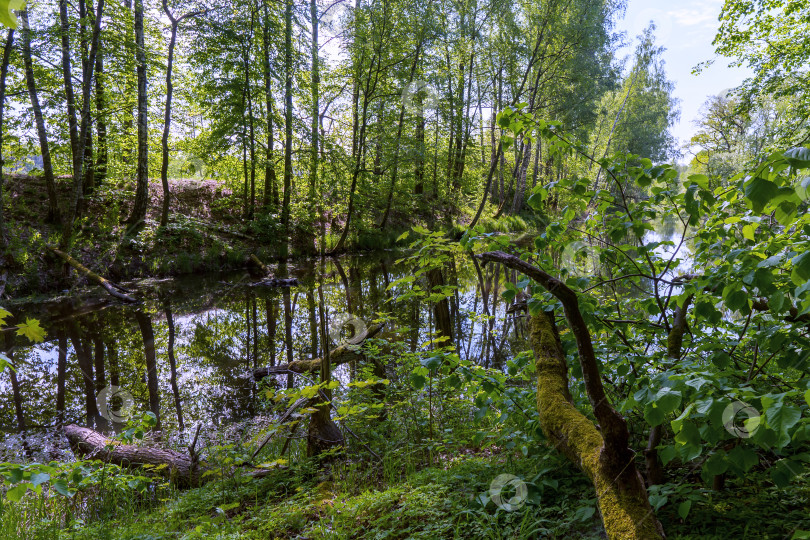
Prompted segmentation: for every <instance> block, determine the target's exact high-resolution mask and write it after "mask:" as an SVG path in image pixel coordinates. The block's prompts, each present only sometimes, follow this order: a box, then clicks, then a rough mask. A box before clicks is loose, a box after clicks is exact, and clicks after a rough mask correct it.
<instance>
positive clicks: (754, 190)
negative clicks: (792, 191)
mask: <svg viewBox="0 0 810 540" xmlns="http://www.w3.org/2000/svg"><path fill="white" fill-rule="evenodd" d="M778 192H779V187H777V185H776V184H774V183H773V182H771V181H770V180H765V179H764V178H759V177H757V178H754V179H753V180H751V181H750V182H749V183H748V184H747V185H746V186H745V196H746V198H747V199H748V200H750V201H751V207H752V208H753V210H754V212H757V213H761V212H762V210H764V209H765V206H766V205H767V204H768V203H769V202H771V199H773V198H774V197H776V194H777V193H778Z"/></svg>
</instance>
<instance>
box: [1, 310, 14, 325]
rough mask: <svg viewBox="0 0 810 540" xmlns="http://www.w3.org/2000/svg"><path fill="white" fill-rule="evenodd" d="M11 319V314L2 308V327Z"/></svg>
mask: <svg viewBox="0 0 810 540" xmlns="http://www.w3.org/2000/svg"><path fill="white" fill-rule="evenodd" d="M9 317H11V312H10V311H6V310H5V309H3V308H1V307H0V326H2V325H3V324H5V322H6V319H8V318H9Z"/></svg>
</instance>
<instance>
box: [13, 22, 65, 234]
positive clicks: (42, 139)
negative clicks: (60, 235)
mask: <svg viewBox="0 0 810 540" xmlns="http://www.w3.org/2000/svg"><path fill="white" fill-rule="evenodd" d="M20 19H21V20H22V31H21V33H22V53H23V63H24V64H25V84H26V86H27V87H28V97H29V99H30V100H31V109H32V110H33V113H34V123H35V124H36V127H37V138H38V139H39V151H40V153H41V154H42V170H43V173H44V176H45V189H46V190H47V192H48V217H47V221H49V222H52V223H55V224H57V225H59V224H61V222H62V212H61V211H60V210H59V197H58V196H57V194H56V182H55V180H54V176H53V163H52V162H51V150H50V145H49V144H48V132H47V131H45V119H44V118H43V116H42V108H41V107H40V105H39V96H38V94H37V85H36V81H34V63H33V61H32V60H31V29H30V25H29V22H28V9H27V8H26V9H23V10H22V11H21V12H20Z"/></svg>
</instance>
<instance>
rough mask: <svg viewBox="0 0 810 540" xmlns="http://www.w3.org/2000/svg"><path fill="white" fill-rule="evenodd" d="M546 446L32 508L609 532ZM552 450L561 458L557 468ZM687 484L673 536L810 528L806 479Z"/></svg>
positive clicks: (279, 535)
mask: <svg viewBox="0 0 810 540" xmlns="http://www.w3.org/2000/svg"><path fill="white" fill-rule="evenodd" d="M546 458H548V455H546V457H545V458H544V457H535V458H529V459H526V458H523V457H522V456H510V455H507V453H504V452H496V453H494V454H486V453H481V452H472V453H469V454H464V453H460V454H457V455H455V456H454V457H450V456H443V457H441V458H440V460H441V461H440V463H437V464H435V465H434V466H432V467H428V468H425V469H422V470H418V471H413V470H411V471H408V472H406V471H404V470H396V468H395V467H392V466H390V465H386V466H374V465H373V464H370V463H367V462H352V461H351V460H345V459H339V460H336V461H334V462H332V464H330V465H328V466H326V467H324V468H317V467H315V466H314V465H313V463H312V462H311V461H309V462H307V461H304V462H301V463H299V464H298V465H296V466H294V467H290V468H283V469H278V470H277V471H276V472H275V473H274V474H272V475H270V476H268V477H265V478H263V479H261V480H249V479H247V478H240V477H239V476H230V477H228V476H229V475H223V479H222V480H215V481H212V482H209V483H208V484H206V485H205V486H204V487H201V488H197V489H191V490H187V491H171V490H169V491H165V492H161V491H156V492H153V493H151V495H150V494H144V496H143V498H142V499H141V500H140V501H138V500H136V499H134V498H132V496H131V495H130V496H129V497H128V498H127V499H122V498H121V497H120V496H118V497H116V496H115V495H114V494H110V495H112V496H109V495H108V496H106V497H104V501H101V500H100V499H96V500H94V499H91V498H89V497H86V498H85V499H84V503H83V504H85V505H88V507H93V509H94V513H95V514H96V515H95V517H94V518H92V519H90V518H88V519H78V520H75V521H74V522H73V523H72V524H71V526H69V527H67V528H65V527H64V524H61V523H59V522H60V521H61V520H59V519H57V520H42V519H40V520H36V518H37V512H36V511H33V512H31V513H30V514H29V515H28V516H27V517H28V519H29V520H31V525H32V526H31V528H29V529H28V535H27V536H26V538H28V539H29V540H36V539H40V538H41V539H43V540H44V539H45V538H47V539H49V540H50V539H52V538H65V539H67V538H70V539H72V540H91V539H92V540H136V539H137V540H146V539H149V540H158V539H161V540H162V539H170V538H172V539H175V538H182V539H184V540H192V539H204V538H205V539H209V538H217V539H255V540H258V539H262V540H264V539H270V540H272V539H307V540H326V539H335V540H337V539H340V540H343V539H345V540H349V539H357V538H367V539H431V540H438V539H451V538H469V539H492V540H501V539H510V540H514V539H526V540H528V539H535V538H552V539H602V538H605V533H604V529H603V527H602V524H601V521H600V518H599V514H598V512H596V511H595V508H594V505H595V498H594V494H593V487H592V486H591V485H590V483H589V482H588V480H587V478H586V477H585V476H584V475H583V474H582V473H580V472H579V471H577V470H576V469H575V468H574V467H573V466H572V465H570V464H569V463H567V462H565V461H562V460H563V459H564V458H561V457H559V456H558V455H557V456H554V457H552V458H551V460H549V459H546ZM550 461H554V462H555V463H554V465H556V466H555V468H554V469H553V470H551V471H549V470H548V466H549V465H553V464H552V463H551V462H550ZM538 468H542V469H541V470H543V471H546V472H545V473H542V472H541V473H540V475H543V477H542V479H540V475H537V471H538ZM504 471H506V472H508V473H510V474H514V475H516V476H518V477H520V478H523V479H527V482H530V490H529V498H528V501H527V502H526V503H525V504H521V505H520V507H519V508H517V509H515V510H511V511H507V510H504V509H499V508H496V507H495V505H494V504H493V502H492V501H490V500H489V497H488V495H489V489H490V485H491V481H492V479H493V478H494V477H495V476H497V475H498V474H501V473H503V472H504ZM673 473H675V474H680V473H684V474H685V473H686V471H685V470H684V471H678V470H675V471H673ZM530 479H531V480H530ZM541 480H542V481H541ZM683 484H684V482H681V483H680V484H679V485H680V486H683ZM679 485H675V484H668V485H667V486H668V489H669V490H670V491H669V499H670V500H669V502H668V504H667V503H665V505H664V506H663V507H662V508H660V509H659V510H658V511H657V512H656V515H657V517H658V518H659V519H660V521H661V522H662V525H663V526H664V529H665V530H666V531H667V534H668V537H669V538H671V539H706V540H710V539H718V540H726V539H728V538H734V539H740V540H742V539H752V540H753V539H758V540H759V539H792V538H793V539H798V538H807V536H802V534H803V533H802V532H801V530H802V529H804V530H807V529H808V528H810V517H808V516H807V512H806V509H807V504H808V500H810V483H808V482H807V480H806V479H805V480H804V481H801V480H800V481H798V482H796V483H794V484H793V485H791V487H790V492H789V493H788V491H787V490H785V489H778V488H776V487H773V485H772V484H770V483H769V482H768V481H767V479H766V477H765V476H762V477H759V478H755V479H753V480H749V482H747V483H737V482H732V483H729V484H728V485H727V487H726V489H725V490H724V491H722V492H715V491H712V490H708V489H706V490H703V493H702V494H701V495H700V496H699V497H698V498H697V499H696V500H695V503H694V504H692V506H691V510H690V511H689V513H688V517H687V518H686V519H684V518H681V517H680V516H679V507H680V504H679V503H681V502H683V501H682V500H681V499H679V497H678V496H677V494H676V491H677V489H675V490H674V491H673V486H675V488H677V487H679ZM89 495H91V494H88V496H89ZM693 497H694V495H693ZM482 501H483V503H482ZM14 514H15V513H13V512H12V513H7V516H11V515H14ZM40 517H41V516H40ZM50 517H51V518H53V517H54V516H53V515H51V516H50ZM74 519H75V517H74ZM2 521H3V520H0V540H5V539H6V538H9V539H10V538H19V537H15V536H12V535H9V536H6V535H4V532H5V531H8V530H9V529H7V528H6V527H7V526H9V525H13V524H11V523H3V522H2ZM17 524H18V525H19V523H17Z"/></svg>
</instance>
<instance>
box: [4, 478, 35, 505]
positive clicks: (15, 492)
mask: <svg viewBox="0 0 810 540" xmlns="http://www.w3.org/2000/svg"><path fill="white" fill-rule="evenodd" d="M30 487H31V484H29V483H28V482H26V483H24V484H19V485H17V486H14V487H13V488H9V490H8V491H7V492H6V498H7V499H8V500H10V501H11V502H18V501H19V500H20V499H22V498H23V495H25V493H26V492H27V491H28V488H30Z"/></svg>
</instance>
